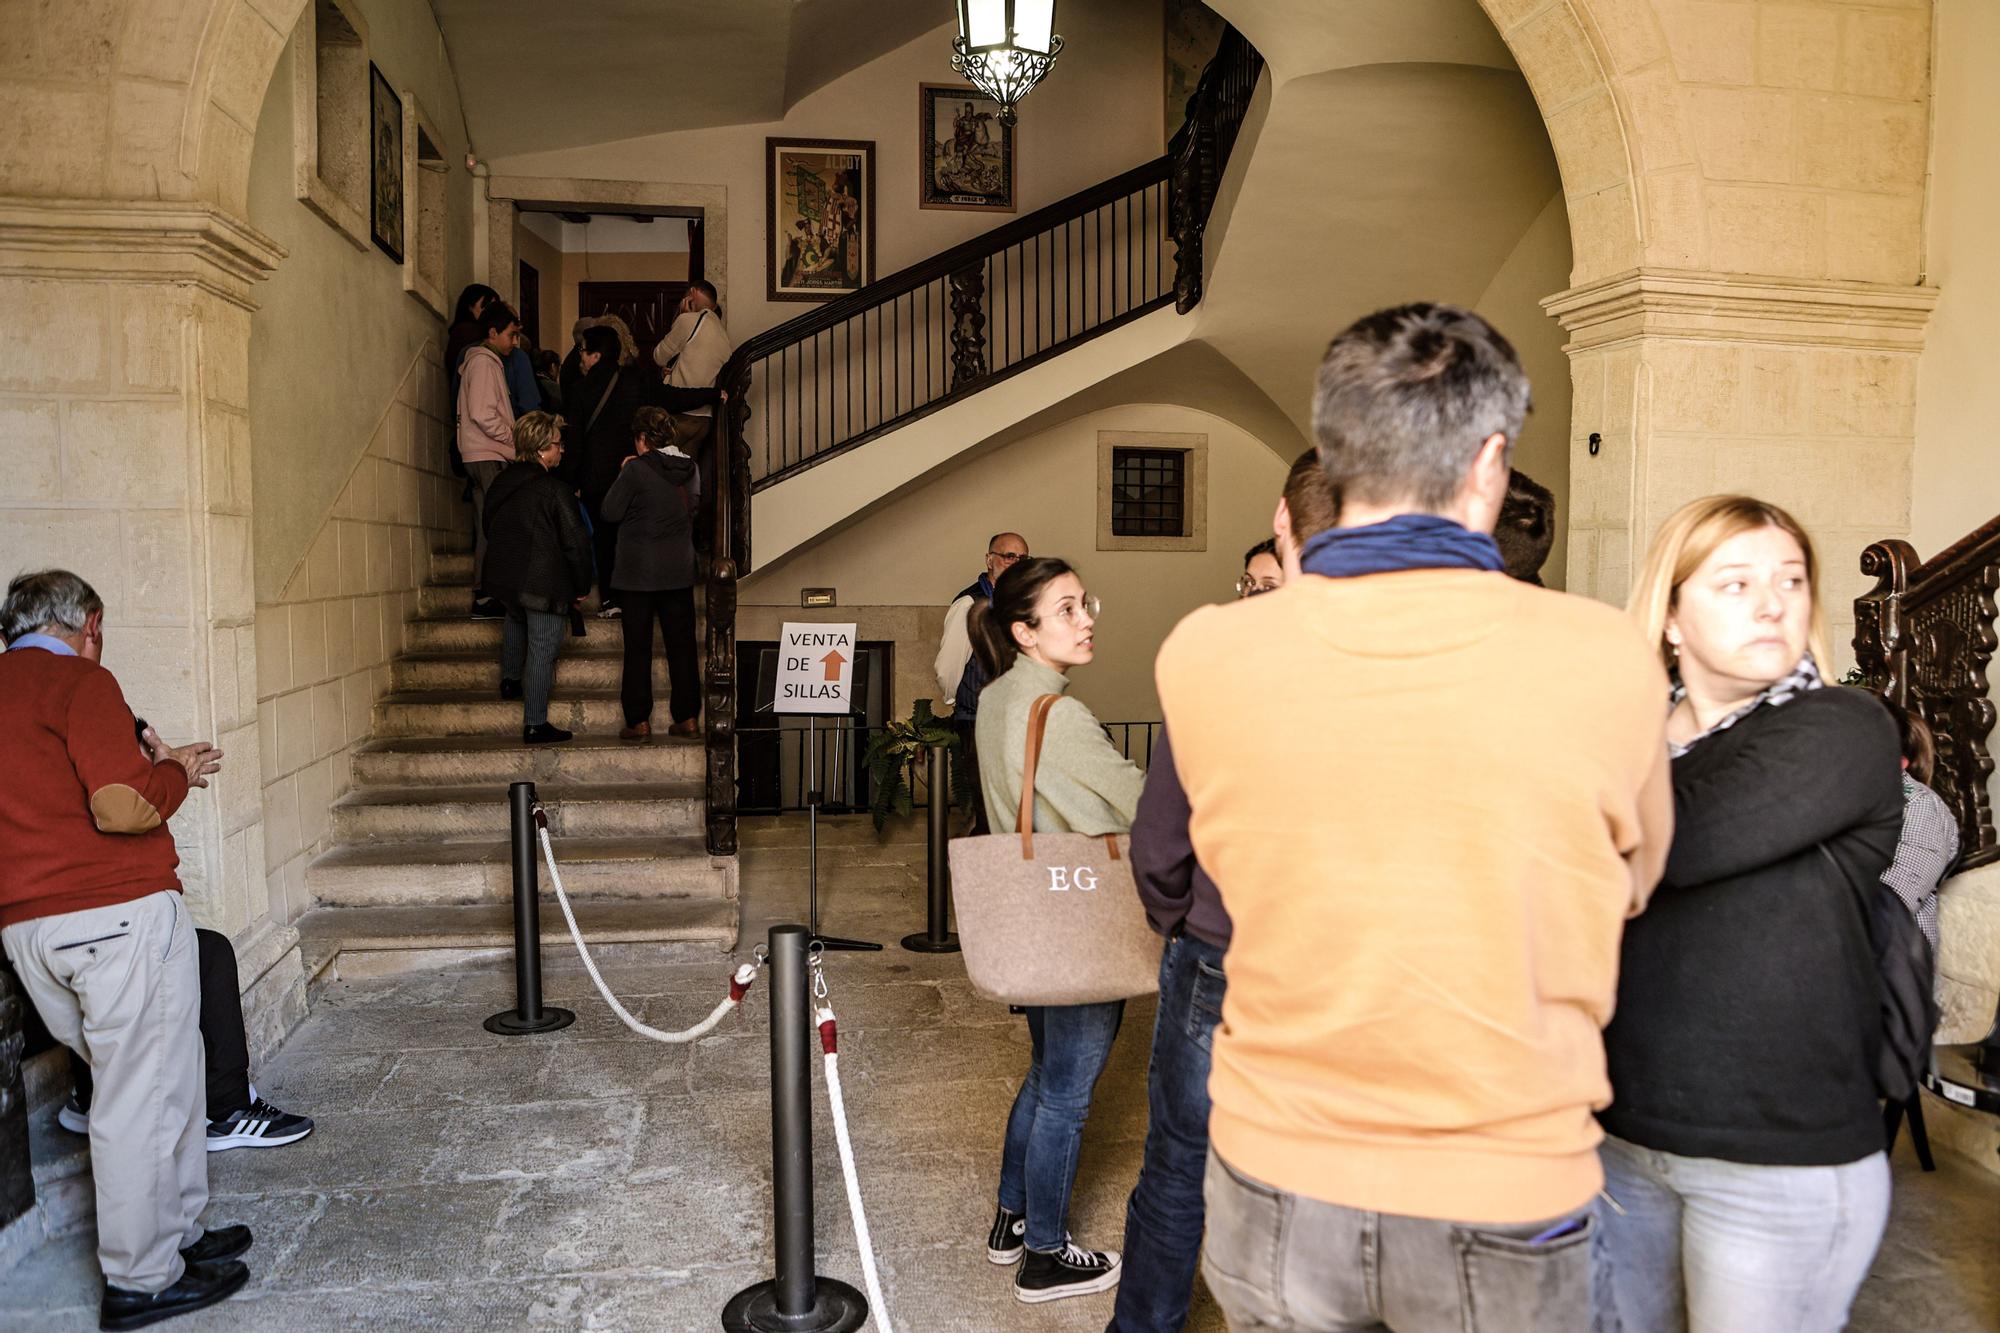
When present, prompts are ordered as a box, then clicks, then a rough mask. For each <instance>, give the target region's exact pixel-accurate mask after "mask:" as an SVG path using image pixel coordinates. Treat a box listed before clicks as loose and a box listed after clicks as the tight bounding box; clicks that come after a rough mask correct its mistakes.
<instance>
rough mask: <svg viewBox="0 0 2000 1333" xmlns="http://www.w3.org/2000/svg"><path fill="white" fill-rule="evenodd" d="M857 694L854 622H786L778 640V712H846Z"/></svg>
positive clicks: (775, 704)
mask: <svg viewBox="0 0 2000 1333" xmlns="http://www.w3.org/2000/svg"><path fill="white" fill-rule="evenodd" d="M853 698H854V626H853V625H852V624H847V625H795V624H793V623H791V622H790V621H787V622H786V623H785V631H784V635H783V637H781V638H780V639H779V640H778V690H777V693H776V695H774V696H773V698H772V700H771V709H772V711H773V712H777V713H845V712H849V711H850V710H851V708H852V704H853Z"/></svg>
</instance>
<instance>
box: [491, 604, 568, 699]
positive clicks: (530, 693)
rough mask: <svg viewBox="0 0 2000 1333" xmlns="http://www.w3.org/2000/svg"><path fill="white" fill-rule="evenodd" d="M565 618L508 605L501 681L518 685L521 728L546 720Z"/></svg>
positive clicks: (550, 612)
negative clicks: (509, 681)
mask: <svg viewBox="0 0 2000 1333" xmlns="http://www.w3.org/2000/svg"><path fill="white" fill-rule="evenodd" d="M568 624H569V621H568V618H567V617H566V616H561V615H557V614H556V613H555V612H553V611H529V610H527V609H525V608H523V607H521V606H519V605H516V604H512V603H510V604H509V605H508V607H507V623H506V624H505V625H504V626H502V627H501V630H500V679H502V680H518V681H520V682H521V725H522V726H524V727H539V726H541V725H542V724H543V723H544V722H547V721H548V720H549V687H550V685H552V684H553V683H554V681H555V675H556V651H557V650H558V649H560V648H561V647H562V641H563V631H564V630H565V629H566V628H568Z"/></svg>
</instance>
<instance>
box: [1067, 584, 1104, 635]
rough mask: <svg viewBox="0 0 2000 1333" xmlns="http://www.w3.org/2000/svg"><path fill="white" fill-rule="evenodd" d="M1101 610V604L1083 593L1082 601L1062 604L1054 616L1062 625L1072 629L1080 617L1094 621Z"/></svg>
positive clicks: (1102, 605) (1102, 607)
mask: <svg viewBox="0 0 2000 1333" xmlns="http://www.w3.org/2000/svg"><path fill="white" fill-rule="evenodd" d="M1103 610H1104V603H1103V602H1101V601H1099V600H1098V599H1097V598H1096V597H1094V596H1092V595H1091V594H1089V593H1085V594H1084V595H1083V600H1082V601H1080V602H1064V603H1063V604H1062V605H1061V606H1059V607H1057V608H1056V615H1057V616H1058V617H1059V618H1060V619H1061V620H1062V622H1063V624H1065V625H1068V626H1069V627H1070V628H1072V629H1074V628H1075V627H1076V623H1077V620H1078V619H1079V618H1080V617H1082V616H1088V617H1089V618H1090V619H1092V620H1095V619H1097V617H1098V615H1099V614H1100V613H1101V612H1102V611H1103Z"/></svg>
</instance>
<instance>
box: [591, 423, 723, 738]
mask: <svg viewBox="0 0 2000 1333" xmlns="http://www.w3.org/2000/svg"><path fill="white" fill-rule="evenodd" d="M632 436H633V439H632V443H633V446H634V447H635V448H636V449H637V450H638V453H637V455H636V456H634V457H630V458H627V459H626V460H625V462H624V465H623V466H622V468H621V469H620V471H619V473H618V479H617V480H616V481H614V482H612V483H611V489H610V490H609V491H607V492H606V493H605V496H604V502H603V510H604V516H605V517H606V518H607V519H609V520H610V521H611V522H613V523H615V524H617V525H618V605H619V606H620V608H621V609H622V610H623V613H624V614H623V618H622V620H621V621H620V622H619V623H620V624H621V625H622V626H623V627H624V631H625V674H624V684H623V689H622V691H621V693H622V697H623V702H624V706H625V728H624V730H622V731H620V732H619V733H618V734H619V735H620V736H621V737H623V738H624V739H626V740H644V739H646V738H647V737H648V736H650V735H652V722H651V721H650V719H651V717H652V715H653V621H654V620H655V619H658V621H659V622H660V637H661V638H662V639H663V640H665V642H666V648H667V683H668V688H669V690H670V691H671V696H670V699H669V707H670V708H671V710H672V712H673V718H674V722H673V731H672V734H673V735H676V736H693V735H695V734H697V733H698V732H699V731H700V729H701V727H700V723H699V721H698V720H697V718H698V715H699V714H700V712H701V681H700V677H699V668H698V667H697V665H696V661H695V645H694V619H695V615H694V520H695V515H696V514H697V513H698V512H699V511H700V507H701V472H700V469H699V467H698V466H697V464H696V462H695V460H694V459H693V458H692V457H691V456H690V455H688V454H687V453H684V452H683V451H682V450H680V449H679V448H677V447H675V445H674V442H673V441H674V422H673V418H672V417H670V416H669V415H668V414H667V412H666V411H665V410H664V409H662V408H658V407H642V408H640V409H639V410H638V411H637V412H636V413H634V414H633V417H632Z"/></svg>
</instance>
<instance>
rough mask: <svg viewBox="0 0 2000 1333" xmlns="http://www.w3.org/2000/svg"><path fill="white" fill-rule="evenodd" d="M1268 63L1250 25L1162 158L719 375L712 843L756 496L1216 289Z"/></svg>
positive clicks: (836, 306)
mask: <svg viewBox="0 0 2000 1333" xmlns="http://www.w3.org/2000/svg"><path fill="white" fill-rule="evenodd" d="M1263 66H1264V61H1263V57H1262V56H1260V55H1259V54H1258V53H1257V51H1256V50H1255V49H1254V48H1253V47H1251V45H1250V44H1249V43H1248V42H1246V41H1244V40H1243V38H1242V37H1241V35H1239V34H1238V33H1237V32H1236V30H1235V29H1234V28H1229V29H1225V31H1224V33H1223V38H1222V43H1221V45H1220V47H1219V48H1218V49H1217V52H1216V55H1215V58H1214V59H1213V60H1211V61H1210V62H1209V64H1208V66H1207V67H1206V69H1205V70H1204V71H1203V73H1202V77H1201V81H1200V82H1199V83H1198V84H1197V85H1196V88H1195V92H1194V95H1193V97H1191V98H1190V99H1189V101H1188V115H1187V120H1186V122H1185V123H1184V124H1183V125H1182V127H1181V129H1180V131H1179V132H1178V133H1177V134H1176V135H1175V136H1174V138H1173V141H1172V143H1171V144H1170V145H1169V146H1168V151H1167V153H1166V154H1165V155H1164V156H1161V157H1159V158H1155V159H1154V160H1153V161H1151V162H1147V163H1144V164H1142V165H1140V166H1138V167H1134V168H1133V169H1132V170H1130V171H1127V172H1125V173H1123V174H1122V175H1119V176H1115V177H1113V178H1112V179H1110V180H1108V181H1105V182H1103V183H1102V184H1099V185H1094V186H1092V187H1091V188H1089V189H1087V190H1082V191H1079V192H1078V193H1076V194H1073V195H1071V196H1070V197H1069V198H1067V199H1064V200H1061V201H1059V202H1057V203H1054V204H1051V205H1049V206H1048V207H1046V208H1042V209H1038V210H1036V211H1035V212H1033V213H1030V214H1028V215H1027V216H1025V217H1022V218H1018V219H1016V220H1015V221H1012V222H1009V223H1006V224H1005V225H1003V226H1000V227H996V228H994V229H993V230H991V231H989V232H986V233H985V234H984V235H981V236H977V237H974V238H973V239H972V240H969V241H967V242H965V243H964V244H962V245H958V246H954V247H952V248H951V249H949V250H946V251H945V252H943V253H942V254H938V255H934V256H932V257H931V258H929V259H926V260H924V261H923V262H922V263H919V264H913V265H911V266H910V267H908V268H906V269H903V270H902V271H901V272H899V273H893V274H890V275H889V276H887V277H885V278H881V279H879V280H877V281H875V282H872V283H870V284H869V285H868V286H866V287H864V288H862V289H861V290H860V291H857V292H853V293H851V294H849V295H847V296H843V297H841V298H839V299H837V300H834V301H829V302H828V303H826V304H825V305H822V306H820V307H818V308H817V309H814V310H812V311H810V312H808V313H807V314H804V315H802V316H800V317H799V318H797V319H793V320H788V321H787V322H785V323H783V324H780V325H778V326H777V327H776V328H773V329H768V330H766V331H765V332H763V333H760V334H758V335H757V336H755V337H753V338H750V339H748V340H746V341H745V342H744V343H743V344H742V345H741V346H740V347H738V348H737V349H736V353H735V355H734V356H732V357H731V358H730V360H729V364H728V365H726V366H725V367H724V368H723V370H722V373H721V375H720V376H719V377H718V379H717V383H718V384H720V385H721V386H722V387H723V389H724V390H725V391H727V393H728V394H729V401H728V403H727V404H726V406H725V407H724V408H723V409H722V410H721V411H719V412H718V413H717V414H716V420H717V423H718V429H717V431H716V434H715V438H714V440H713V445H712V447H714V448H715V449H716V450H717V453H716V457H717V458H718V459H721V460H726V465H725V466H722V467H718V468H717V469H716V473H717V476H716V482H717V484H716V486H715V492H714V494H713V495H711V496H710V497H709V501H708V502H709V504H710V507H711V513H712V520H711V526H712V528H713V531H714V542H715V544H714V548H713V549H714V550H715V552H716V558H715V560H714V561H713V562H712V567H711V570H710V574H709V580H708V605H707V617H708V645H707V660H706V667H705V670H704V673H703V675H704V681H705V703H706V707H707V715H708V721H707V743H708V849H709V851H710V852H711V853H713V854H715V855H728V854H731V853H733V852H734V851H735V850H736V808H737V791H736V763H737V754H736V743H735V735H736V689H737V684H736V580H737V579H738V578H739V577H740V576H741V575H742V574H744V573H746V572H748V570H749V569H750V552H751V533H750V498H751V495H752V493H753V492H754V491H756V490H759V489H761V488H763V487H765V486H769V485H773V484H775V483H777V482H779V481H782V480H784V479H785V478H787V477H792V476H796V475H797V474H798V473H800V472H802V471H804V470H805V469H807V468H810V467H813V466H815V465H816V464H819V463H823V462H825V461H826V460H827V459H829V458H833V457H835V456H837V455H839V454H841V453H844V452H846V451H847V450H849V449H853V448H856V447H858V446H860V445H863V444H865V443H867V442H868V441H869V440H872V439H874V438H876V437H877V436H880V435H882V434H885V433H886V432H888V431H891V430H894V429H896V428H898V427H901V426H904V425H907V424H909V423H910V422H913V421H916V420H918V419H920V418H922V417H924V416H926V415H928V414H930V413H932V412H935V411H937V410H939V409H940V408H943V407H946V406H948V405H950V404H952V403H954V402H958V401H960V400H962V399H964V398H966V397H968V396H969V395H971V394H974V393H977V392H979V391H980V390H982V389H985V388H987V387H989V386H991V385H994V384H997V383H1000V382H1001V381H1003V380H1005V379H1007V378H1008V377H1009V376H1012V375H1015V374H1018V373H1020V372H1021V371H1023V370H1026V369H1028V368H1029V367H1031V366H1033V365H1036V364H1038V363H1039V362H1041V361H1044V360H1046V359H1047V358H1049V357H1053V356H1056V355H1058V354H1060V353H1062V352H1064V351H1067V350H1068V349H1070V348H1072V347H1075V346H1077V345H1079V344H1081V343H1083V342H1085V341H1088V340H1089V339H1091V338H1096V337H1099V336H1101V335H1102V334H1105V333H1108V332H1110V331H1111V330H1112V329H1115V328H1117V327H1119V326H1120V325H1122V324H1125V323H1128V322H1130V321H1132V320H1134V319H1138V318H1140V317H1141V316H1143V315H1145V314H1147V313H1149V312H1151V311H1154V310H1158V309H1161V308H1163V307H1165V306H1166V305H1168V304H1169V303H1171V304H1173V305H1174V306H1175V308H1176V309H1178V310H1179V311H1180V312H1181V313H1183V314H1185V313H1186V312H1187V311H1189V310H1191V309H1193V308H1194V306H1195V305H1196V304H1197V303H1198V302H1199V301H1200V300H1201V290H1202V275H1201V267H1202V233H1203V229H1204V227H1205V226H1206V224H1207V221H1208V215H1209V210H1210V209H1211V208H1212V207H1213V206H1214V203H1215V197H1216V191H1217V189H1218V188H1219V185H1220V182H1221V179H1222V174H1223V170H1224V168H1225V167H1226V166H1227V165H1228V160H1229V154H1230V150H1231V148H1232V147H1233V146H1234V144H1235V142H1236V135H1237V132H1238V130H1239V129H1240V128H1241V127H1242V124H1243V119H1244V116H1245V115H1246V114H1247V113H1248V110H1249V106H1250V98H1251V94H1252V93H1253V92H1254V91H1255V89H1256V85H1257V80H1258V78H1259V76H1260V75H1261V74H1262V72H1263Z"/></svg>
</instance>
